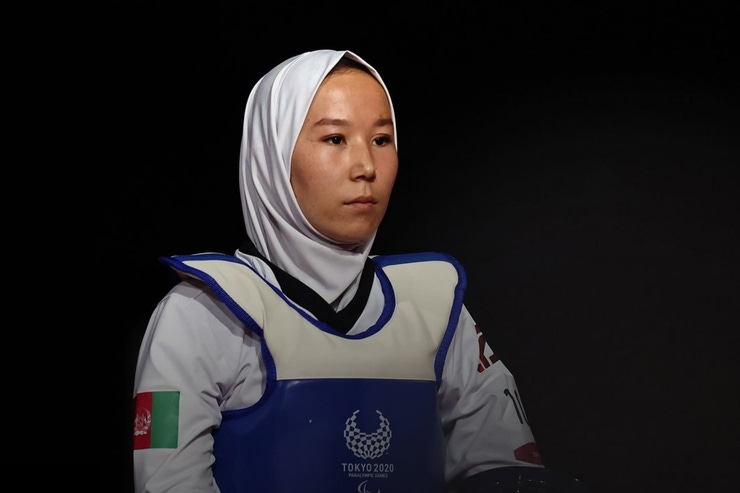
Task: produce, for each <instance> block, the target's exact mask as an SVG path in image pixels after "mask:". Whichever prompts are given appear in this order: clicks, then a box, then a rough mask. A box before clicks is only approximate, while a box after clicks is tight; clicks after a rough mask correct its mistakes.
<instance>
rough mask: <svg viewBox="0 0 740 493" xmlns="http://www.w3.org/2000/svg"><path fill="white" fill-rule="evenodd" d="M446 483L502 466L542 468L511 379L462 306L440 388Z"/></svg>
mask: <svg viewBox="0 0 740 493" xmlns="http://www.w3.org/2000/svg"><path fill="white" fill-rule="evenodd" d="M439 398H440V409H441V415H442V426H443V429H444V431H445V435H446V438H447V463H446V466H445V476H446V479H447V481H452V480H456V479H462V478H467V477H469V476H471V475H472V474H476V473H479V472H482V471H485V470H488V469H493V468H496V467H505V466H534V467H541V466H542V463H541V461H540V458H539V453H538V452H537V448H536V444H535V441H534V438H533V435H532V431H531V429H530V427H529V424H528V423H527V417H526V414H525V413H524V409H523V407H522V401H521V399H520V395H519V391H518V389H517V387H516V383H515V382H514V377H513V376H512V374H511V373H510V372H509V370H508V369H507V368H506V366H505V365H504V363H503V362H501V361H500V360H499V359H498V357H497V356H496V355H495V354H494V352H493V351H492V350H491V348H490V347H489V346H488V343H487V342H486V341H485V337H484V334H483V333H482V332H481V330H480V329H479V327H477V325H476V323H475V321H474V320H473V318H472V317H471V315H470V313H469V312H468V310H467V308H465V307H463V309H462V313H461V314H460V319H459V321H458V326H457V330H456V332H455V335H454V337H453V339H452V343H451V346H450V348H449V352H448V354H447V359H446V361H445V367H444V371H443V374H442V384H441V386H440V389H439Z"/></svg>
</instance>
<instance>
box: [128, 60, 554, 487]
mask: <svg viewBox="0 0 740 493" xmlns="http://www.w3.org/2000/svg"><path fill="white" fill-rule="evenodd" d="M243 132H244V133H243V139H242V148H241V155H240V186H241V196H242V206H243V213H244V219H245V224H246V229H247V236H248V240H247V241H246V242H245V243H244V244H243V245H242V246H241V247H240V248H239V249H238V250H237V251H236V252H235V254H234V255H233V256H231V255H221V254H198V255H184V256H175V257H172V258H164V259H163V261H164V262H165V263H166V264H168V265H170V266H171V267H173V268H174V269H175V270H176V271H177V272H178V273H179V274H180V275H181V277H182V282H180V283H179V284H178V285H177V286H175V287H174V288H173V289H172V290H171V291H170V292H169V293H168V294H167V295H166V296H165V297H164V299H163V300H162V301H161V302H160V303H159V305H158V306H157V308H156V310H155V311H154V313H153V314H152V317H151V319H150V322H149V325H148V328H147V331H146V334H145V336H144V339H143V342H142V344H141V348H140V352H139V360H138V364H137V370H136V377H135V389H134V396H135V403H136V405H135V409H136V416H135V423H134V475H135V486H136V491H137V492H144V491H147V492H165V491H183V492H185V491H186V492H194V491H204V492H205V491H221V492H222V493H227V492H229V493H230V492H258V493H267V492H293V491H295V492H298V491H300V492H314V491H315V492H322V493H326V492H356V491H357V492H383V493H391V492H410V491H414V492H417V491H418V492H443V491H451V490H452V489H454V488H460V491H465V488H466V487H470V485H472V484H474V483H477V484H488V485H489V486H490V485H493V484H496V483H497V482H500V481H499V480H498V479H496V478H497V477H498V478H502V477H504V476H503V475H502V474H501V473H502V472H503V471H516V472H517V474H520V473H521V471H522V470H524V471H535V470H544V469H543V467H542V462H541V461H540V458H539V454H538V453H537V447H536V445H535V442H534V439H533V436H532V432H531V430H530V428H529V426H528V424H527V421H526V417H525V414H524V411H523V409H522V405H521V400H520V398H519V394H518V391H517V388H516V384H515V382H514V378H513V377H512V375H511V374H510V372H509V371H508V370H507V369H506V367H505V366H504V364H503V363H502V362H501V361H499V360H498V358H497V357H496V355H495V354H494V353H493V352H492V350H491V349H490V347H489V346H488V345H487V344H486V342H485V340H484V337H483V334H482V332H481V331H480V329H479V328H478V326H477V325H476V322H475V321H474V319H473V318H472V317H471V315H470V314H469V313H468V311H467V309H466V307H465V305H464V303H463V294H464V289H465V273H464V271H463V269H462V267H461V266H460V265H459V264H458V263H457V261H456V260H455V259H453V258H451V257H450V256H448V255H444V254H437V253H421V254H408V255H392V256H382V255H377V256H376V255H370V251H371V247H372V245H373V240H374V238H375V235H376V232H377V230H378V227H379V225H380V223H381V221H382V219H383V217H384V215H385V213H386V208H387V206H388V202H389V199H390V196H391V191H392V188H393V184H394V181H395V178H396V172H397V167H398V156H397V144H396V143H397V141H396V127H395V115H394V111H393V105H392V102H391V98H390V95H389V94H388V91H387V88H386V86H385V84H384V82H383V80H382V79H381V77H380V75H379V74H378V73H377V72H376V71H375V69H374V68H373V67H371V66H370V65H369V64H368V63H366V62H365V61H364V60H362V59H361V58H360V57H358V56H357V55H355V54H354V53H352V52H350V51H334V50H318V51H313V52H307V53H303V54H301V55H298V56H295V57H292V58H290V59H288V60H286V61H284V62H282V63H280V64H279V65H278V66H276V67H275V68H274V69H272V70H271V71H270V72H268V73H267V74H266V75H265V76H264V77H262V79H260V80H259V81H258V82H257V84H256V85H255V86H254V88H253V89H252V91H251V93H250V96H249V99H248V101H247V107H246V112H245V118H244V131H243ZM466 485H467V486H466Z"/></svg>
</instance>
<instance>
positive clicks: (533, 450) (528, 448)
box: [514, 442, 543, 466]
mask: <svg viewBox="0 0 740 493" xmlns="http://www.w3.org/2000/svg"><path fill="white" fill-rule="evenodd" d="M514 458H516V460H520V461H524V462H529V463H530V464H537V465H539V466H541V465H543V464H542V457H541V456H540V451H539V450H538V449H537V444H536V443H534V442H529V443H525V444H524V445H522V446H521V447H519V448H517V449H516V450H514Z"/></svg>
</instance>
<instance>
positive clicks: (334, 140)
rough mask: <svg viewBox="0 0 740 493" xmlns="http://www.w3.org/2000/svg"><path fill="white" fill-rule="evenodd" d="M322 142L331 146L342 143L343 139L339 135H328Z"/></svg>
mask: <svg viewBox="0 0 740 493" xmlns="http://www.w3.org/2000/svg"><path fill="white" fill-rule="evenodd" d="M324 141H326V142H328V143H330V144H333V145H339V144H341V143H342V142H344V138H343V137H342V136H341V135H330V136H329V137H327V138H325V139H324Z"/></svg>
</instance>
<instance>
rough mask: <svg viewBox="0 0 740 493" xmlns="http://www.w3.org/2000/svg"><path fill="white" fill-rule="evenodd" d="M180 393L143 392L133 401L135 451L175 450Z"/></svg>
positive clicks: (171, 391)
mask: <svg viewBox="0 0 740 493" xmlns="http://www.w3.org/2000/svg"><path fill="white" fill-rule="evenodd" d="M179 419H180V392H178V391H176V390H170V391H160V392H142V393H140V394H136V398H135V399H134V450H139V449H145V448H176V447H177V428H178V424H179Z"/></svg>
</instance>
